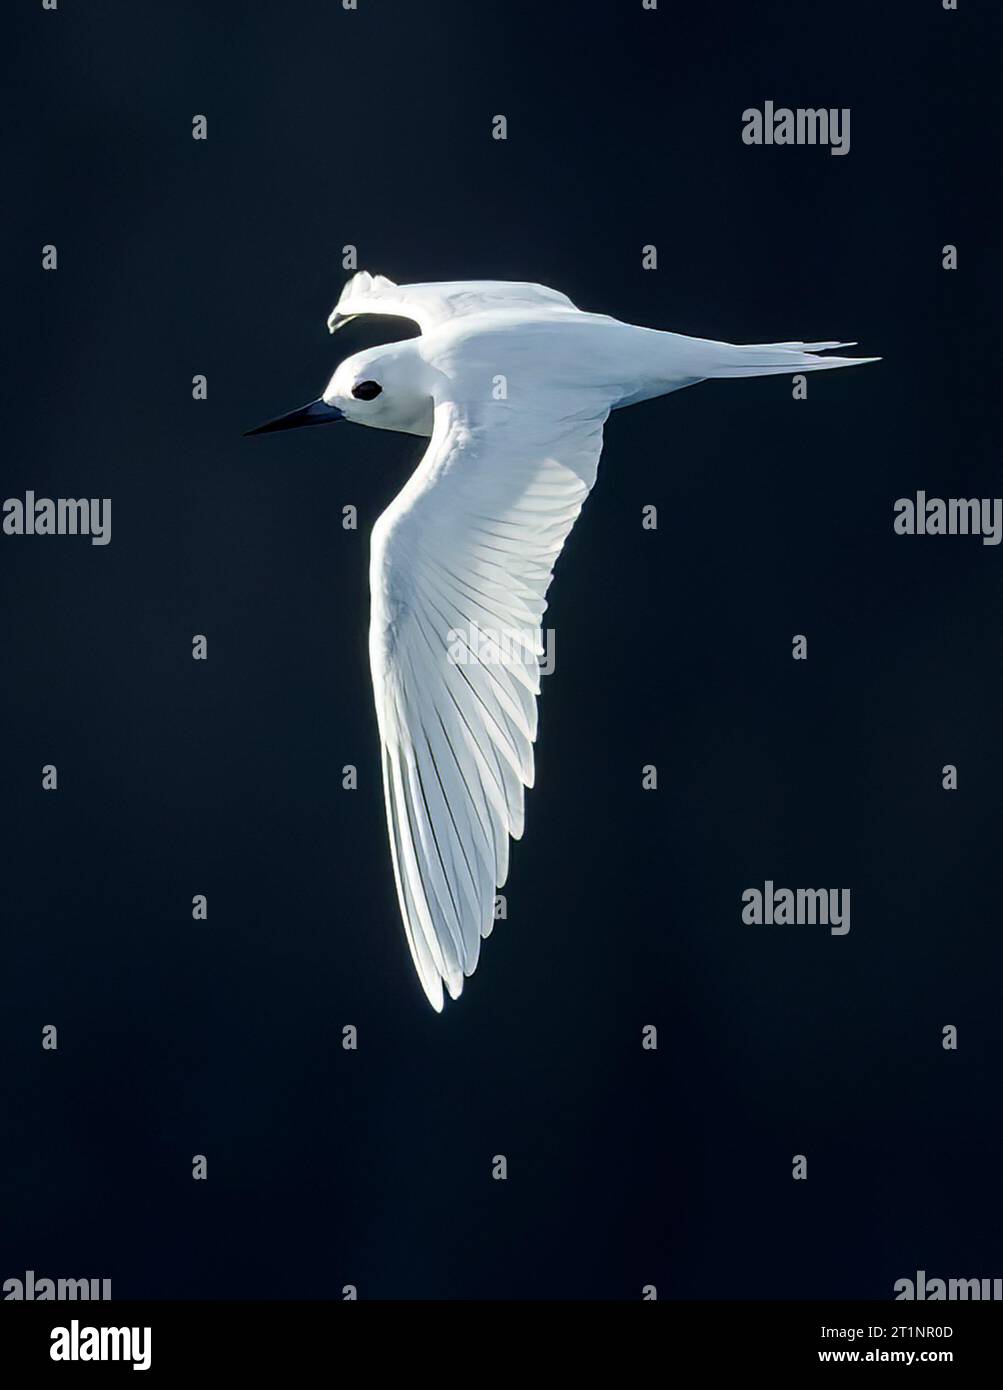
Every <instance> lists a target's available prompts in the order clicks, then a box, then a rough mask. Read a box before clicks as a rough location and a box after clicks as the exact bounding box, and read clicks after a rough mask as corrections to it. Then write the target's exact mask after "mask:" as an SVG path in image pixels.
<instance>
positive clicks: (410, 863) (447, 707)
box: [284, 272, 877, 1010]
mask: <svg viewBox="0 0 1003 1390" xmlns="http://www.w3.org/2000/svg"><path fill="white" fill-rule="evenodd" d="M360 314H388V315H393V316H397V317H405V318H408V319H412V320H414V321H415V322H416V323H417V324H418V326H419V327H420V328H421V330H422V332H421V336H420V337H418V338H413V339H409V340H407V341H405V342H402V343H396V344H391V345H389V346H385V347H378V348H373V349H370V350H368V351H366V352H362V353H358V354H356V355H355V356H354V357H351V358H349V359H348V360H347V361H346V362H343V363H342V364H341V366H340V367H339V368H338V370H337V371H336V372H335V375H334V377H333V378H332V380H331V383H330V385H329V386H328V388H327V390H326V391H325V392H324V395H323V397H322V400H321V402H317V403H315V406H317V407H319V408H320V409H321V410H325V409H326V410H327V411H329V412H330V413H331V414H332V415H338V414H339V413H340V414H343V415H344V416H345V417H347V418H348V419H350V420H354V421H356V422H358V423H361V424H368V425H372V426H375V427H377V428H383V429H397V430H404V431H406V432H409V433H413V434H423V435H430V436H431V437H430V440H429V445H428V448H427V450H426V452H425V454H424V457H423V458H422V460H421V462H420V463H419V465H418V467H417V469H416V470H415V472H414V474H413V475H412V477H411V478H410V479H409V480H408V482H407V484H406V485H405V487H404V488H403V489H402V491H401V492H400V494H399V495H398V496H397V497H396V498H395V499H394V501H393V502H392V503H391V505H390V506H389V507H388V508H387V510H386V511H385V512H384V513H383V515H382V516H381V517H380V518H379V520H378V521H377V523H376V526H375V527H374V530H373V535H372V547H371V566H370V586H371V591H372V613H371V624H370V637H369V650H370V661H371V667H372V677H373V689H374V694H375V698H376V713H377V719H378V723H379V731H380V739H381V742H382V757H383V779H384V789H385V795H386V810H387V822H388V827H389V832H390V849H391V855H392V859H393V865H394V875H395V878H396V883H397V894H398V899H399V902H400V910H401V916H402V918H403V922H404V930H405V933H406V936H407V940H408V945H409V946H410V948H411V954H412V957H413V959H414V963H415V967H416V969H417V971H418V976H419V978H420V980H421V983H422V986H423V988H424V990H425V993H426V995H427V996H428V999H429V1001H430V1002H431V1004H432V1006H433V1007H434V1008H435V1009H437V1010H439V1009H441V1008H442V1004H443V985H445V988H446V990H447V991H448V993H449V994H450V995H451V996H452V997H453V998H454V999H455V998H456V997H457V996H458V995H459V993H460V991H461V989H462V987H463V979H464V977H465V976H468V975H470V974H472V972H473V970H474V968H475V967H476V965H477V961H478V957H479V955H480V946H481V940H482V939H483V938H484V937H486V936H487V935H488V934H489V933H490V931H491V926H492V919H493V908H494V899H495V892H496V889H497V888H498V887H500V886H501V885H503V884H504V882H505V879H506V875H507V873H508V863H509V839H510V838H511V839H518V838H519V837H520V836H521V835H522V833H523V824H524V812H523V801H524V789H525V788H526V787H530V786H532V785H533V741H534V739H535V737H536V728H537V711H536V697H537V695H538V693H539V688H540V670H539V660H538V658H539V655H540V653H541V652H542V645H541V619H542V616H543V612H544V609H545V607H546V593H547V589H548V587H549V584H550V580H551V576H552V574H553V569H554V564H555V561H556V560H557V557H558V555H559V554H560V553H561V548H562V546H563V545H564V542H565V540H566V539H567V536H568V533H569V531H570V530H571V528H572V526H573V525H574V523H575V520H576V518H577V516H578V514H579V512H580V511H581V507H582V504H583V502H584V501H585V498H586V497H587V496H588V494H589V491H590V489H591V488H592V485H593V484H594V483H595V480H596V470H597V467H598V462H599V454H600V451H601V449H602V442H603V425H604V423H605V421H606V418H607V416H608V415H609V412H610V411H611V410H613V409H616V408H617V407H619V406H623V405H629V404H633V403H634V402H636V401H641V400H645V399H647V398H649V397H651V396H655V395H661V394H663V393H666V392H669V391H674V390H677V389H679V388H680V387H682V386H687V385H690V384H692V383H694V382H696V381H700V380H703V379H705V378H707V377H742V376H759V375H765V374H772V373H778V372H780V373H787V374H793V373H795V372H805V371H817V370H821V369H826V368H831V367H841V366H850V365H855V363H857V362H870V361H875V360H877V359H875V358H857V359H853V358H843V357H829V358H823V357H817V356H815V355H814V353H815V352H817V351H820V350H825V349H829V348H833V347H843V346H851V345H850V344H843V343H835V342H820V343H793V342H792V343H767V344H754V345H751V346H746V347H738V346H735V345H733V344H730V343H717V342H711V341H708V340H705V339H701V338H688V337H683V336H680V335H678V334H674V333H663V332H658V331H656V330H653V329H648V328H636V327H633V326H632V325H630V324H625V323H621V322H619V321H618V320H616V319H613V318H609V317H607V316H606V315H601V314H589V313H583V312H581V311H579V310H578V309H576V308H575V306H574V305H573V304H572V303H571V301H570V300H569V299H568V298H567V297H566V296H565V295H562V294H559V293H558V292H557V291H555V290H551V289H547V288H546V287H544V286H542V285H531V284H514V283H505V282H497V281H464V282H456V283H445V284H427V285H395V284H393V282H392V281H390V280H387V279H386V278H385V277H384V276H371V275H369V274H367V273H365V272H361V273H360V274H358V275H356V276H354V277H353V279H352V280H351V281H350V282H349V283H348V284H347V285H346V287H345V289H344V291H343V293H342V295H341V298H340V299H339V301H338V304H337V306H336V307H335V309H334V311H333V313H332V314H331V316H330V318H329V320H328V326H329V327H330V329H331V331H332V332H334V331H335V329H337V328H339V327H340V326H341V325H342V324H343V323H345V322H347V321H348V320H349V319H351V318H354V317H356V316H357V315H360ZM359 390H361V391H362V393H363V394H364V395H365V397H366V398H365V399H360V398H359V396H358V395H356V394H355V393H356V392H357V391H359ZM374 391H375V392H376V394H373V393H374ZM308 409H312V407H310V408H308ZM284 418H287V419H288V418H289V417H284ZM296 423H313V421H312V420H303V421H296ZM483 633H488V634H507V635H508V636H510V637H511V638H512V640H511V641H507V642H502V643H501V644H500V646H499V647H498V648H497V649H495V650H492V651H489V652H487V653H485V651H484V649H483V647H482V645H481V644H480V641H479V639H478V634H483Z"/></svg>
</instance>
